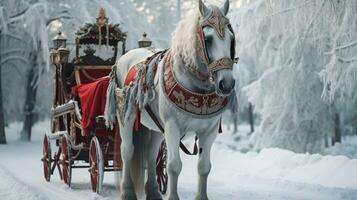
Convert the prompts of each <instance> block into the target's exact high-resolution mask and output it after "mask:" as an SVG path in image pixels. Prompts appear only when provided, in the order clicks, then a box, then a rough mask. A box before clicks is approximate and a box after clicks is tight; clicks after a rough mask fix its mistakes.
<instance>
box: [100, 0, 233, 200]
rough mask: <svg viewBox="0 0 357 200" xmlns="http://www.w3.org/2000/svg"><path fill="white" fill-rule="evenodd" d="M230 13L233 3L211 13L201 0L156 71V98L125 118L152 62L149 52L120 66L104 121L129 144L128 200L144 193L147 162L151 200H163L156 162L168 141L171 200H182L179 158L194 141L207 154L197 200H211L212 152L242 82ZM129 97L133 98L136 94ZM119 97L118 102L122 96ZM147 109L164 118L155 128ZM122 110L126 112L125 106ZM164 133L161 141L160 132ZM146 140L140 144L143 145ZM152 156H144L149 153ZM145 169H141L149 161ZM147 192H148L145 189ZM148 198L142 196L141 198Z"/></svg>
mask: <svg viewBox="0 0 357 200" xmlns="http://www.w3.org/2000/svg"><path fill="white" fill-rule="evenodd" d="M228 10H229V1H228V0H226V1H225V4H224V6H223V7H222V8H218V7H216V6H209V7H207V6H206V5H205V4H204V3H203V2H202V1H201V0H199V9H197V11H195V12H192V13H191V14H189V15H187V17H185V18H184V19H183V20H182V21H181V22H180V23H179V25H178V27H177V29H176V30H175V32H174V34H173V38H172V46H171V48H170V49H169V50H168V51H167V52H165V54H164V55H163V56H164V58H163V59H162V60H160V62H159V64H158V65H157V66H158V67H157V72H156V75H155V78H154V83H155V84H154V86H153V87H152V88H151V90H152V93H153V95H152V96H151V97H150V98H149V100H147V101H141V102H140V103H138V101H140V100H139V99H140V98H136V99H135V98H134V99H133V98H132V97H131V98H130V100H128V103H126V104H125V106H127V109H126V110H127V113H129V115H126V117H123V115H122V114H121V113H120V110H119V111H118V99H117V101H116V99H115V98H118V93H116V92H115V91H121V89H123V88H126V87H131V86H132V85H131V86H125V84H124V83H125V80H126V77H127V74H128V72H129V71H130V69H131V67H132V66H133V65H135V64H137V63H139V62H141V61H143V60H145V59H147V58H148V57H150V56H152V55H153V52H152V51H149V50H148V49H136V50H132V51H129V52H128V53H127V54H125V55H123V56H122V57H121V58H120V59H119V60H118V62H117V64H116V66H117V67H116V71H115V72H116V73H115V74H116V77H115V81H114V82H115V84H112V83H111V85H110V86H109V88H108V93H107V105H106V111H105V118H106V122H107V125H108V126H111V125H113V124H114V123H115V119H116V117H117V119H122V120H118V121H119V125H120V135H121V138H122V144H121V155H122V160H123V172H122V174H123V175H122V180H121V186H120V188H121V189H120V190H121V195H120V198H121V199H122V200H133V199H137V198H139V197H140V191H139V190H142V189H143V184H144V183H143V181H144V178H143V175H144V173H143V172H142V171H143V169H144V167H143V165H145V162H146V166H147V175H148V177H147V182H146V184H145V192H146V199H162V196H161V194H160V193H159V191H158V184H157V182H156V179H155V178H156V169H155V168H156V156H157V154H158V150H159V147H160V144H161V142H162V140H163V139H165V140H166V145H167V151H168V161H167V171H168V177H169V178H168V181H169V182H168V194H167V198H168V199H170V200H176V199H179V196H178V192H177V182H178V176H179V174H180V171H181V168H182V162H181V159H180V154H179V145H180V141H181V139H182V138H183V137H184V136H185V135H186V136H187V135H190V134H195V136H197V138H198V145H199V148H200V153H199V160H198V175H199V185H198V193H197V196H196V199H198V200H205V199H208V196H207V176H208V174H209V172H210V169H211V162H210V151H211V146H212V144H213V142H214V140H215V138H216V135H217V131H218V129H219V125H220V119H221V115H222V112H223V111H224V110H225V109H226V108H227V107H229V106H231V107H236V106H237V102H236V97H235V96H236V95H235V94H234V85H235V80H234V79H233V76H232V67H233V60H234V49H235V38H234V32H233V30H232V28H231V26H230V24H229V20H228V19H227V18H226V17H225V16H226V14H227V13H228ZM141 89H142V88H141V87H140V86H137V87H136V90H135V92H133V91H132V90H126V94H128V93H130V91H131V94H137V91H139V90H141ZM115 95H117V96H115ZM138 104H139V108H140V110H141V117H140V123H141V124H142V125H143V126H145V127H146V128H141V130H140V132H139V133H135V134H134V135H133V126H134V124H135V121H136V117H135V116H136V115H135V112H134V110H135V108H136V106H138ZM146 105H148V106H149V107H150V108H151V110H152V113H153V114H154V115H155V116H156V117H157V118H156V119H157V122H156V123H155V122H154V121H155V120H153V119H152V116H150V114H149V112H148V111H147V110H146V109H144V106H146ZM121 106H122V105H121ZM157 123H159V124H161V125H162V128H163V129H164V130H165V133H164V134H162V133H160V132H161V131H160V128H159V127H158V124H157ZM138 140H141V144H139V141H138ZM144 149H145V151H144ZM138 155H144V157H145V158H144V160H141V161H142V162H137V161H138V160H140V159H141V158H143V157H140V158H138V157H139V156H138ZM140 185H141V187H140ZM141 194H142V193H141Z"/></svg>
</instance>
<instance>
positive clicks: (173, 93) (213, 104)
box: [163, 52, 228, 116]
mask: <svg viewBox="0 0 357 200" xmlns="http://www.w3.org/2000/svg"><path fill="white" fill-rule="evenodd" d="M172 65H173V63H172V54H171V52H168V53H167V56H166V58H165V61H164V66H163V68H164V69H163V73H164V76H163V86H164V90H165V92H166V95H167V97H168V98H169V99H170V100H171V102H172V103H174V104H175V106H176V107H178V108H179V109H180V110H183V111H185V112H188V113H190V114H193V115H200V116H202V115H206V116H210V115H214V114H218V113H221V112H223V111H224V108H225V107H226V105H227V103H228V98H227V97H221V96H218V95H217V94H216V93H215V92H212V93H209V94H202V93H196V92H192V91H190V90H188V89H186V88H184V87H183V86H182V85H180V84H179V83H178V81H177V80H176V77H175V75H174V72H173V70H172Z"/></svg>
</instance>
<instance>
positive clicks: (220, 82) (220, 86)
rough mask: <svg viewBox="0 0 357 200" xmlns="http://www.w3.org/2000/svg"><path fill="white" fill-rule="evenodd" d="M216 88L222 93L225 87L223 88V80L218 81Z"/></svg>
mask: <svg viewBox="0 0 357 200" xmlns="http://www.w3.org/2000/svg"><path fill="white" fill-rule="evenodd" d="M218 88H219V89H220V90H221V91H224V89H225V87H224V83H223V80H221V81H219V85H218Z"/></svg>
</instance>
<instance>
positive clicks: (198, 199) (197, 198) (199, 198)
mask: <svg viewBox="0 0 357 200" xmlns="http://www.w3.org/2000/svg"><path fill="white" fill-rule="evenodd" d="M195 200H208V197H207V196H205V197H201V196H196V198H195Z"/></svg>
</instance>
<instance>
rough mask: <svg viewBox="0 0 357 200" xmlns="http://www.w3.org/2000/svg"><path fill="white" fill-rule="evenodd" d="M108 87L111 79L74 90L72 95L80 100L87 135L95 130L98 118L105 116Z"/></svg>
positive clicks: (74, 88)
mask: <svg viewBox="0 0 357 200" xmlns="http://www.w3.org/2000/svg"><path fill="white" fill-rule="evenodd" d="M108 86H109V78H102V79H99V80H97V81H95V82H92V83H88V84H80V85H78V86H75V87H73V88H72V93H73V94H74V95H75V96H78V97H79V99H80V104H81V109H82V128H83V130H84V134H85V135H89V134H90V132H91V131H92V130H93V128H94V125H95V118H96V116H98V115H103V114H104V109H105V103H106V95H107V88H108Z"/></svg>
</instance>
